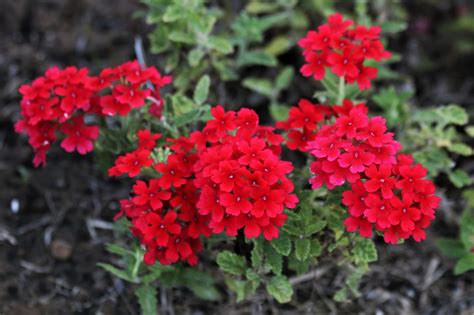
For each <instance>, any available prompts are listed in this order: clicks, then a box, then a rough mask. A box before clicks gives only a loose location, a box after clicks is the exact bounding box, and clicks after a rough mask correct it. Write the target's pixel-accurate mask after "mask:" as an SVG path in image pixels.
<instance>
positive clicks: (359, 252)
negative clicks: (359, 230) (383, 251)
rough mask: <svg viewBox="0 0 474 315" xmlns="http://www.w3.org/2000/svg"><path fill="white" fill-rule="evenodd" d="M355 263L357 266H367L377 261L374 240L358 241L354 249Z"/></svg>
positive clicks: (364, 239)
mask: <svg viewBox="0 0 474 315" xmlns="http://www.w3.org/2000/svg"><path fill="white" fill-rule="evenodd" d="M352 254H353V256H354V257H353V258H354V262H355V263H356V264H358V265H359V264H367V263H370V262H373V261H376V260H377V248H376V247H375V244H374V242H373V241H372V240H370V239H367V238H363V239H357V240H356V243H355V245H354V248H353V249H352Z"/></svg>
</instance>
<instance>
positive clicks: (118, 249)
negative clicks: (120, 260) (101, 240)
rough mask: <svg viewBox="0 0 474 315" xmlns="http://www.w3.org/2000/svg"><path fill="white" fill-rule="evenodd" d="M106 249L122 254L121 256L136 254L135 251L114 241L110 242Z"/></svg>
mask: <svg viewBox="0 0 474 315" xmlns="http://www.w3.org/2000/svg"><path fill="white" fill-rule="evenodd" d="M105 249H106V250H107V251H108V252H109V253H113V254H117V255H120V256H127V255H132V256H133V255H134V253H133V252H132V251H131V250H129V249H127V248H125V247H122V246H120V245H117V244H113V243H108V244H106V245H105Z"/></svg>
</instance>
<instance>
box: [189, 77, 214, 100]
mask: <svg viewBox="0 0 474 315" xmlns="http://www.w3.org/2000/svg"><path fill="white" fill-rule="evenodd" d="M210 85H211V79H210V78H209V76H208V75H207V74H205V75H203V76H202V77H201V79H199V82H198V84H197V85H196V88H195V89H194V96H193V99H194V101H195V102H196V103H197V104H198V105H202V104H203V103H204V102H205V101H206V99H207V96H208V94H209V86H210Z"/></svg>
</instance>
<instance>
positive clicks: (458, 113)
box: [436, 104, 469, 125]
mask: <svg viewBox="0 0 474 315" xmlns="http://www.w3.org/2000/svg"><path fill="white" fill-rule="evenodd" d="M436 110H437V112H438V114H439V118H441V119H442V120H443V121H444V122H445V124H455V125H465V124H467V121H468V119H469V117H468V115H467V113H466V110H465V109H464V108H462V107H461V106H459V105H455V104H451V105H448V106H443V107H439V108H437V109H436Z"/></svg>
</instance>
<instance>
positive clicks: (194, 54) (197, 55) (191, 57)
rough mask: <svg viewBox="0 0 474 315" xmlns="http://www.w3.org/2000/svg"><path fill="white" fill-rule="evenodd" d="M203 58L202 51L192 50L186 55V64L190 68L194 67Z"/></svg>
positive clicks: (198, 49)
mask: <svg viewBox="0 0 474 315" xmlns="http://www.w3.org/2000/svg"><path fill="white" fill-rule="evenodd" d="M203 57H204V50H202V49H200V48H194V49H193V50H191V51H190V52H189V53H188V63H189V65H190V66H191V67H196V66H197V65H198V64H199V62H200V61H201V60H202V58H203Z"/></svg>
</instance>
